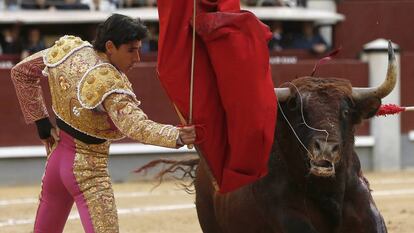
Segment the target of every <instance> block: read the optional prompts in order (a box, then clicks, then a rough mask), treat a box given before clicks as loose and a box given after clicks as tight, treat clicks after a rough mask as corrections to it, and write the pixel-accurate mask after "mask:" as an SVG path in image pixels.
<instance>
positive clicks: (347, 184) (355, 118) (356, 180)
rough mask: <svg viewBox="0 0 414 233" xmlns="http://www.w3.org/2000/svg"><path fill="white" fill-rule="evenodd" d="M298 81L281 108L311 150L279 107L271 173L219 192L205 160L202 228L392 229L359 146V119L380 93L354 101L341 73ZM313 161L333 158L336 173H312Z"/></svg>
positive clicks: (199, 181) (284, 232)
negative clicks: (366, 172)
mask: <svg viewBox="0 0 414 233" xmlns="http://www.w3.org/2000/svg"><path fill="white" fill-rule="evenodd" d="M294 85H295V86H296V87H297V88H298V90H299V92H300V93H301V96H299V95H298V94H297V90H296V88H293V86H290V93H296V94H293V95H292V94H291V96H290V97H289V99H288V100H286V101H285V102H283V103H281V104H280V107H281V109H282V110H283V112H284V113H285V115H286V117H287V119H289V122H290V123H291V125H292V127H293V128H294V129H295V132H297V134H298V136H299V138H300V140H301V141H302V142H303V144H304V145H305V146H306V149H305V148H303V146H302V145H301V144H300V143H299V141H298V139H297V138H296V136H295V135H294V134H293V131H292V129H291V128H290V126H289V125H288V124H287V121H286V120H285V119H284V117H283V115H282V114H281V112H279V114H278V118H277V127H276V132H275V140H274V144H273V148H272V152H271V156H270V160H269V173H268V175H267V176H265V177H264V178H262V179H260V180H259V181H257V182H255V183H252V184H250V185H248V186H245V187H242V188H240V189H238V190H236V191H234V192H231V193H228V194H219V193H217V192H216V191H215V190H214V188H213V185H212V181H211V180H210V178H209V174H208V171H207V169H206V164H205V163H204V162H203V161H201V162H200V164H199V168H198V170H197V176H196V181H195V188H196V206H197V213H198V218H199V221H200V225H201V228H202V230H203V232H204V233H311V232H312V233H332V232H335V233H362V232H365V233H385V232H387V230H386V227H385V224H384V221H383V218H382V216H381V214H380V213H379V211H378V209H377V208H376V206H375V203H374V201H373V199H372V196H371V193H370V190H369V187H368V183H367V182H366V180H365V178H364V177H363V176H362V172H361V167H360V162H359V159H358V156H357V155H356V153H355V151H354V132H355V126H356V125H357V124H358V123H359V122H360V121H361V120H362V119H363V118H368V117H372V114H373V113H375V112H376V110H377V109H378V107H379V105H380V103H381V101H380V99H379V98H378V97H372V98H367V99H366V100H365V101H363V102H360V101H355V102H354V100H353V99H352V87H351V85H350V84H349V82H348V81H346V80H340V79H319V78H310V77H307V78H302V79H298V80H295V81H294ZM301 99H302V101H301ZM302 104H303V106H302ZM302 107H303V113H304V114H303V115H304V117H305V119H306V122H307V123H308V124H309V125H310V126H312V127H314V128H318V129H324V130H326V131H327V132H328V133H329V137H328V140H327V141H326V142H325V141H324V140H319V139H321V138H324V137H322V136H323V134H322V136H321V132H318V131H315V130H311V129H309V128H308V127H306V126H305V125H304V123H303V120H302V112H301V111H302ZM321 143H322V145H323V147H324V148H328V147H325V146H326V145H336V146H335V147H332V148H336V149H332V150H330V151H329V153H330V154H329V153H326V151H325V149H320V148H319V147H320V144H321ZM308 151H310V152H311V153H312V154H309V152H308ZM315 151H316V152H315ZM333 155H335V156H333ZM252 156H254V155H252ZM313 160H315V161H318V163H315V164H317V165H318V166H322V167H323V166H325V165H329V164H333V166H334V174H333V175H331V176H329V177H326V176H318V175H315V174H313V173H310V168H311V166H310V164H311V162H312V161H313ZM320 161H324V163H322V162H320ZM316 174H317V173H316Z"/></svg>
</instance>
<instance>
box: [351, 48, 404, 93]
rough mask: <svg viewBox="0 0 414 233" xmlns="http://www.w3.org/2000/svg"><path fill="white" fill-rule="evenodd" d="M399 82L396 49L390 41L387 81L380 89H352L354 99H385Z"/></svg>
mask: <svg viewBox="0 0 414 233" xmlns="http://www.w3.org/2000/svg"><path fill="white" fill-rule="evenodd" d="M396 82H397V63H396V61H395V54H394V49H393V48H392V44H391V41H388V70H387V77H386V78H385V81H384V82H383V83H382V84H381V85H380V86H378V87H369V88H357V87H354V88H352V97H353V99H354V100H356V101H358V100H363V99H365V98H368V97H378V98H380V99H382V98H384V97H385V96H387V95H388V94H390V93H391V91H392V90H393V89H394V87H395V84H396Z"/></svg>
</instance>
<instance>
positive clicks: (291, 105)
mask: <svg viewBox="0 0 414 233" xmlns="http://www.w3.org/2000/svg"><path fill="white" fill-rule="evenodd" d="M287 107H288V109H289V110H290V111H295V110H297V109H298V107H299V103H298V101H297V98H289V100H288V101H287Z"/></svg>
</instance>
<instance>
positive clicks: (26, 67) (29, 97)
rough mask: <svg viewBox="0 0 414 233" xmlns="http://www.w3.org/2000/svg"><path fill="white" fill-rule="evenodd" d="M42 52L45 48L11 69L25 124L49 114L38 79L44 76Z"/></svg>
mask: <svg viewBox="0 0 414 233" xmlns="http://www.w3.org/2000/svg"><path fill="white" fill-rule="evenodd" d="M44 52H45V50H43V51H41V52H38V53H36V54H34V55H32V56H30V57H28V58H26V59H24V60H23V61H21V62H20V63H19V64H17V65H16V66H14V67H13V69H12V70H11V78H12V80H13V84H14V88H15V89H16V94H17V98H18V99H19V102H20V108H21V110H22V112H23V116H24V119H25V121H26V123H27V124H29V123H33V122H35V121H37V120H40V119H43V118H47V117H48V116H49V115H48V113H47V109H46V105H45V102H44V99H43V94H42V88H41V86H40V79H41V78H44V76H43V74H42V70H43V69H44V68H45V64H44V63H43V54H44Z"/></svg>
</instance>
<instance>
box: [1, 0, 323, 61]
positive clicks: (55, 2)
mask: <svg viewBox="0 0 414 233" xmlns="http://www.w3.org/2000/svg"><path fill="white" fill-rule="evenodd" d="M0 1H2V0H0ZM3 1H4V0H3ZM5 1H6V2H5V4H7V5H8V9H9V10H13V9H58V10H59V9H62V10H69V9H84V10H105V9H106V10H108V9H110V8H127V7H156V5H157V0H5ZM0 3H1V2H0ZM241 3H242V4H243V5H245V6H288V7H306V0H241ZM266 23H267V24H268V25H269V27H270V29H271V31H272V34H273V36H272V38H271V40H270V41H269V44H268V45H269V50H270V51H281V50H283V49H303V50H309V51H311V52H313V53H316V54H322V53H325V52H326V51H327V50H328V45H327V43H326V42H325V40H324V39H323V38H322V36H321V35H320V34H319V29H318V27H315V25H314V24H313V22H301V23H300V24H299V26H298V25H296V28H294V30H292V27H291V25H290V26H289V25H288V27H287V30H286V28H285V26H286V25H285V23H283V22H276V21H273V22H266ZM147 27H148V38H147V39H145V40H144V41H143V47H142V53H147V52H156V51H157V50H158V46H157V45H158V25H157V24H156V23H149V24H147ZM48 46H50V45H48V44H47V43H45V40H44V38H43V36H42V33H41V31H40V29H39V28H36V27H30V28H24V30H21V25H20V24H18V23H17V24H15V25H11V26H9V27H6V28H2V29H0V54H18V55H20V57H21V59H23V58H25V57H27V56H29V55H31V54H33V53H36V52H38V51H40V50H43V49H45V48H46V47H48Z"/></svg>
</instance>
